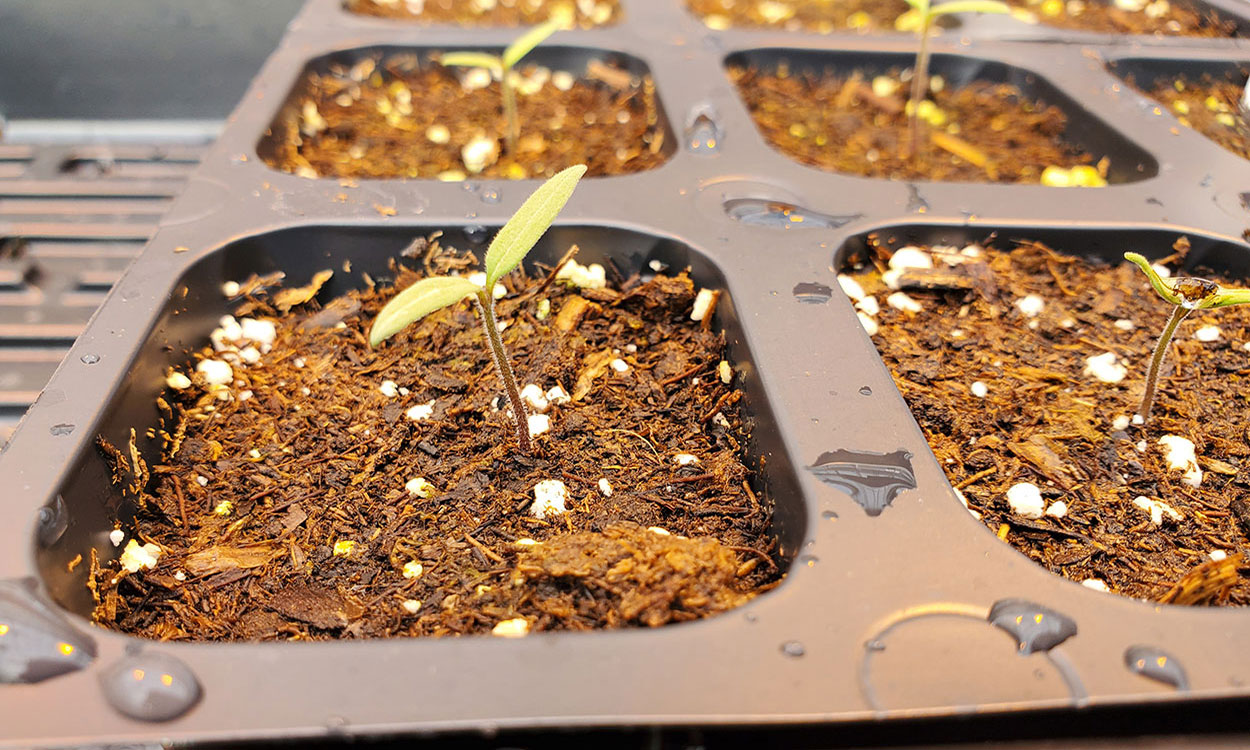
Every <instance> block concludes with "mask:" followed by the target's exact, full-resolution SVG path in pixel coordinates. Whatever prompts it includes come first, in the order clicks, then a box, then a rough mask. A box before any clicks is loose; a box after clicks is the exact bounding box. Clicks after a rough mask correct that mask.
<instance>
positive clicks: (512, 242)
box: [486, 164, 586, 289]
mask: <svg viewBox="0 0 1250 750" xmlns="http://www.w3.org/2000/svg"><path fill="white" fill-rule="evenodd" d="M584 174H586V165H585V164H578V165H576V166H573V167H569V168H568V169H565V170H564V171H562V172H560V173H559V174H557V175H555V176H554V177H552V178H551V179H550V180H547V181H546V182H544V183H543V184H542V185H541V186H540V187H539V188H538V189H537V190H535V191H534V194H533V195H531V196H530V197H528V198H526V199H525V202H524V203H522V204H521V207H520V208H519V209H517V212H516V213H515V214H513V215H512V218H511V219H508V223H507V224H504V225H503V229H500V230H499V234H497V235H495V239H493V240H491V243H490V249H489V250H487V251H486V288H487V289H494V288H495V282H496V281H498V280H499V279H500V278H502V277H503V276H504V275H505V274H507V273H508V272H509V271H511V270H512V269H514V268H516V267H517V265H518V264H519V263H520V262H521V261H522V260H523V259H524V258H525V255H526V254H527V253H528V252H529V251H530V250H531V249H533V247H534V244H535V243H537V242H538V239H539V238H540V237H542V236H543V233H544V232H546V231H547V228H548V227H550V226H551V222H553V221H555V220H556V215H557V214H559V213H560V209H562V208H564V204H565V203H568V200H569V196H571V195H572V194H573V190H574V189H576V188H577V181H578V180H580V179H581V178H582V175H584Z"/></svg>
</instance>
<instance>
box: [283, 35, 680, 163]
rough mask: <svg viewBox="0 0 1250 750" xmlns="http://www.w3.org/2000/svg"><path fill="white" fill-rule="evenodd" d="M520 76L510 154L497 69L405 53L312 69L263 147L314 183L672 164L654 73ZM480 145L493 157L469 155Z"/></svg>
mask: <svg viewBox="0 0 1250 750" xmlns="http://www.w3.org/2000/svg"><path fill="white" fill-rule="evenodd" d="M517 72H518V74H519V76H520V79H521V80H520V81H519V83H518V84H517V86H516V88H517V110H518V116H519V122H520V138H519V140H518V141H517V149H516V153H508V152H507V150H506V145H505V134H504V131H505V129H506V125H505V122H504V117H503V113H502V107H503V105H502V94H501V93H500V89H499V82H498V81H493V80H489V74H486V71H485V69H481V68H444V67H443V66H441V65H439V64H438V63H436V62H431V61H428V60H421V59H419V58H418V57H417V56H416V55H410V54H398V55H392V56H390V57H387V58H386V59H380V58H377V57H366V58H363V59H362V60H360V61H359V62H357V63H355V64H354V65H352V66H350V67H348V66H344V65H338V64H335V65H331V66H329V68H328V70H327V71H326V72H325V73H310V74H308V76H306V77H305V78H304V79H303V81H302V82H301V83H300V84H299V86H298V90H297V91H296V93H295V95H294V97H293V99H292V104H291V105H290V106H288V107H286V108H284V109H283V111H282V112H281V113H280V114H279V116H278V119H277V121H276V122H275V123H274V125H273V126H272V128H271V132H270V134H269V136H267V138H266V141H265V143H263V144H262V148H261V154H262V156H263V157H264V159H265V161H266V163H268V164H269V165H270V166H272V167H275V168H277V169H282V170H285V171H287V172H294V173H295V174H299V175H302V176H305V177H310V178H312V177H329V176H333V177H437V178H439V179H444V180H463V179H466V178H468V177H491V178H506V179H524V178H530V177H550V176H551V175H553V174H555V173H556V172H558V171H560V170H562V169H564V168H566V167H570V166H573V165H575V164H585V165H586V166H587V173H588V174H590V175H592V176H599V175H617V174H628V173H632V172H641V171H645V170H648V169H654V168H655V167H657V166H659V165H660V164H662V163H663V162H664V161H665V160H667V158H668V156H667V155H666V154H665V153H664V145H665V144H664V138H665V136H664V125H663V123H662V122H661V115H660V111H659V105H658V103H657V99H656V95H655V85H654V83H653V82H652V80H651V77H650V76H638V75H634V74H633V73H630V72H629V71H626V70H623V69H621V68H618V67H615V66H613V65H610V64H608V63H605V62H603V61H601V60H592V61H590V62H589V63H588V64H587V67H586V69H585V70H583V71H577V72H570V71H556V70H551V69H548V68H546V67H543V66H540V65H534V64H522V65H521V66H520V67H519V68H518V71H517ZM483 74H485V77H484V78H483V79H482V80H481V81H479V82H477V83H475V82H474V81H475V79H476V78H479V77H482V76H483ZM487 81H489V82H487ZM478 83H484V84H485V85H484V87H481V88H478V87H476V86H477V85H478ZM474 143H477V144H480V148H481V149H482V150H481V152H480V153H479V154H474V155H471V156H467V157H466V156H465V147H466V146H469V145H470V144H474ZM474 148H475V149H476V148H479V146H475V147H474ZM471 151H472V149H471Z"/></svg>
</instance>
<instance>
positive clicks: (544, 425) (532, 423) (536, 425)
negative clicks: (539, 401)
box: [525, 414, 551, 437]
mask: <svg viewBox="0 0 1250 750" xmlns="http://www.w3.org/2000/svg"><path fill="white" fill-rule="evenodd" d="M525 425H526V427H527V428H528V429H529V433H530V437H538V436H539V435H541V434H543V433H544V432H547V431H548V430H550V429H551V417H549V416H547V415H546V414H531V415H529V416H528V417H526V418H525Z"/></svg>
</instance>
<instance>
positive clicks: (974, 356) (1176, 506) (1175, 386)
mask: <svg viewBox="0 0 1250 750" xmlns="http://www.w3.org/2000/svg"><path fill="white" fill-rule="evenodd" d="M993 242H994V246H995V247H999V248H1003V249H1002V250H997V249H989V250H984V251H983V252H982V253H981V254H980V255H977V249H971V250H966V251H964V252H962V253H961V252H960V248H932V249H931V250H933V251H934V253H933V254H934V257H935V258H936V261H935V264H934V265H935V266H937V267H938V268H943V267H947V268H961V269H963V268H968V267H973V266H975V267H978V268H979V273H981V274H984V273H986V272H988V273H990V274H992V276H993V279H994V282H995V283H994V285H993V287H992V291H990V292H988V293H987V292H986V288H983V289H982V290H980V291H975V290H967V289H957V288H946V289H941V288H924V287H923V286H920V285H909V284H905V285H904V286H905V288H904V292H903V293H904V294H906V295H908V296H909V297H910V298H912V299H913V300H915V301H916V302H918V303H919V305H920V307H921V309H920V311H919V312H914V313H908V312H903V311H901V310H899V309H897V308H896V307H895V306H892V305H891V304H889V303H888V302H887V299H888V297H889V295H891V294H894V293H895V292H894V291H893V290H891V289H890V288H888V287H887V286H886V285H885V284H884V283H883V281H882V273H881V270H882V269H885V268H886V265H885V264H886V262H887V259H888V257H889V256H890V254H891V250H890V249H889V248H888V247H887V246H886V245H885V243H882V242H879V238H877V237H875V236H874V237H872V238H871V243H870V245H871V246H870V249H869V250H868V251H867V253H868V257H860V258H858V259H854V260H852V264H854V269H855V270H852V271H848V273H849V274H850V275H851V276H852V277H853V278H855V279H856V280H857V281H858V282H859V283H860V285H861V286H862V287H863V289H864V290H865V291H866V292H867V293H868V294H869V295H871V296H873V297H874V298H876V300H877V302H878V304H879V306H880V312H879V313H878V314H877V315H876V317H875V321H876V323H877V326H878V331H877V333H876V334H875V335H873V337H872V338H873V342H874V343H875V344H876V345H877V348H878V349H879V351H880V352H881V355H882V357H883V359H884V360H885V362H886V364H887V365H888V366H889V368H890V371H891V373H892V374H893V376H894V382H895V384H896V385H897V386H898V388H899V391H900V392H901V393H902V395H903V397H904V399H906V401H907V403H908V405H909V406H910V407H911V410H912V414H913V415H914V416H915V418H916V420H917V421H918V422H919V424H920V426H921V428H922V429H923V431H924V433H925V436H926V437H927V438H928V441H929V444H930V446H931V447H932V448H933V452H934V454H935V455H936V456H937V459H938V461H939V462H940V463H941V464H942V466H943V467H944V468H945V470H946V475H947V478H948V479H949V480H950V482H951V484H952V485H954V486H956V487H960V488H961V491H962V493H963V496H964V497H965V498H966V500H967V503H968V507H969V509H970V510H972V511H974V512H975V514H979V516H980V518H981V520H982V521H983V522H984V523H985V524H986V525H987V526H988V527H989V528H990V529H992V530H994V531H995V532H997V533H1005V534H1006V540H1007V541H1008V542H1009V543H1010V544H1011V545H1012V546H1014V547H1015V548H1016V549H1018V550H1020V551H1021V552H1023V553H1024V554H1026V555H1028V556H1029V557H1030V558H1032V559H1033V560H1035V561H1036V562H1038V563H1039V564H1041V565H1042V566H1043V567H1045V568H1046V569H1048V570H1050V571H1051V572H1053V573H1056V574H1058V575H1061V576H1063V577H1065V578H1068V579H1070V580H1073V581H1077V582H1087V581H1098V582H1101V583H1103V584H1105V585H1106V586H1107V587H1108V588H1109V590H1110V591H1112V592H1115V593H1118V594H1122V595H1124V596H1129V597H1134V598H1140V599H1146V600H1153V601H1161V602H1173V603H1178V604H1230V605H1244V604H1247V603H1248V602H1250V578H1247V575H1246V574H1247V573H1248V572H1250V569H1248V568H1247V565H1246V563H1245V562H1244V560H1245V557H1244V556H1245V555H1247V554H1250V539H1248V537H1247V534H1248V533H1250V517H1244V518H1243V516H1250V512H1244V511H1245V507H1244V506H1245V504H1246V498H1247V495H1248V494H1250V396H1248V395H1247V392H1248V390H1247V387H1246V385H1247V378H1250V350H1248V349H1247V345H1250V306H1234V307H1227V308H1222V309H1219V310H1202V311H1197V312H1195V313H1193V314H1192V315H1191V316H1190V317H1189V318H1188V319H1186V321H1185V322H1184V323H1182V324H1181V326H1180V328H1179V330H1178V332H1177V334H1176V338H1175V340H1174V343H1173V345H1172V347H1171V350H1170V352H1169V353H1168V358H1167V363H1166V365H1165V366H1164V369H1163V374H1162V377H1161V379H1160V382H1159V392H1158V397H1157V401H1156V403H1155V407H1154V414H1153V416H1152V418H1151V420H1150V421H1149V422H1148V423H1147V424H1146V425H1144V426H1137V425H1132V424H1128V425H1127V426H1125V425H1124V423H1126V422H1128V420H1129V417H1130V415H1132V414H1134V413H1135V412H1136V410H1137V409H1138V407H1139V406H1140V399H1141V395H1142V391H1143V388H1144V379H1145V371H1146V366H1147V364H1148V362H1149V359H1150V354H1151V352H1152V350H1153V348H1154V344H1155V341H1156V338H1157V337H1158V335H1159V332H1160V331H1161V330H1162V328H1163V325H1164V322H1165V320H1166V319H1167V317H1168V315H1169V313H1170V309H1169V308H1170V305H1168V304H1167V303H1165V302H1163V301H1162V300H1160V299H1159V298H1158V297H1157V295H1155V293H1154V292H1153V291H1152V290H1151V289H1150V287H1149V284H1148V282H1147V281H1146V278H1145V276H1144V275H1143V274H1142V273H1141V271H1140V270H1139V269H1137V268H1136V267H1135V266H1133V265H1131V264H1129V263H1127V262H1120V263H1117V264H1115V265H1106V264H1103V263H1099V262H1094V261H1087V260H1084V259H1082V258H1079V257H1076V256H1072V255H1067V254H1064V253H1062V252H1058V251H1056V250H1052V249H1051V248H1049V247H1046V246H1044V245H1042V244H1040V243H1036V242H1018V243H1013V242H1011V241H1007V239H1006V238H1004V239H1002V240H993ZM1187 246H1188V244H1187V242H1185V241H1180V242H1178V248H1180V249H1179V250H1178V252H1177V253H1176V255H1175V256H1174V257H1173V258H1172V260H1171V261H1169V262H1168V265H1169V266H1170V267H1171V268H1172V269H1173V271H1174V272H1176V271H1177V270H1179V269H1178V264H1177V262H1176V261H1177V260H1178V259H1179V258H1181V257H1183V255H1184V250H1185V248H1187ZM974 247H975V246H974ZM1062 249H1063V250H1067V251H1071V252H1079V251H1080V250H1081V249H1082V248H1081V247H1080V246H1079V245H1075V244H1074V245H1072V246H1070V247H1065V248H1062ZM1130 249H1136V248H1127V247H1126V248H1125V250H1130ZM1188 273H1192V272H1187V274H1188ZM915 275H916V276H918V277H923V276H924V272H923V271H920V272H918V273H916V274H915ZM1196 275H1201V276H1203V277H1206V278H1213V279H1219V276H1218V275H1216V274H1208V273H1201V269H1199V273H1197V274H1196ZM904 278H906V277H904ZM1223 283H1226V284H1227V283H1230V282H1228V281H1227V280H1224V281H1223ZM1237 285H1244V282H1239V283H1238V284H1237ZM1029 295H1035V296H1037V297H1038V298H1040V299H1041V300H1043V301H1044V306H1043V307H1042V309H1041V312H1040V313H1039V314H1037V315H1036V316H1033V317H1030V316H1028V315H1026V314H1025V313H1024V312H1023V311H1022V309H1021V307H1020V306H1019V305H1018V303H1019V302H1020V301H1021V300H1022V299H1024V298H1025V297H1027V296H1029ZM1208 326H1215V327H1218V329H1219V335H1218V337H1216V338H1215V339H1214V340H1210V341H1203V340H1200V339H1199V338H1197V337H1196V336H1195V333H1196V332H1197V331H1198V330H1200V329H1203V328H1205V327H1208ZM1108 352H1110V353H1113V354H1114V355H1115V357H1116V364H1118V365H1122V366H1123V367H1124V368H1125V370H1124V377H1123V379H1122V380H1120V381H1119V382H1115V383H1107V382H1102V381H1100V380H1098V379H1096V378H1095V377H1093V376H1092V375H1091V373H1090V372H1089V371H1087V367H1088V362H1087V360H1088V359H1089V358H1090V357H1095V356H1100V355H1105V354H1107V353H1108ZM978 382H979V383H982V384H984V386H985V390H986V395H985V396H984V397H980V398H979V397H977V395H976V394H975V391H974V388H973V385H974V384H975V383H978ZM978 390H979V387H978ZM1165 435H1176V436H1181V437H1184V438H1186V439H1188V440H1191V441H1193V443H1194V444H1195V445H1196V453H1197V461H1198V465H1199V467H1200V468H1201V469H1202V471H1203V472H1204V475H1203V478H1202V481H1201V483H1200V484H1199V486H1197V487H1192V486H1190V485H1189V484H1186V483H1185V482H1183V481H1182V476H1183V473H1182V472H1181V471H1178V470H1172V469H1170V468H1169V463H1168V461H1167V460H1166V455H1167V451H1166V450H1165V449H1164V447H1163V445H1161V444H1160V438H1162V437H1163V436H1165ZM1023 482H1028V483H1031V484H1034V485H1036V486H1037V487H1039V488H1040V490H1041V493H1042V496H1043V498H1044V501H1045V504H1046V506H1047V508H1048V509H1050V508H1053V506H1054V504H1055V503H1057V502H1059V501H1062V502H1063V503H1065V504H1066V506H1067V512H1066V514H1064V515H1062V516H1058V517H1056V516H1052V515H1044V516H1043V517H1041V518H1037V519H1029V518H1023V517H1022V516H1020V515H1018V514H1016V513H1015V512H1013V511H1012V509H1011V507H1010V506H1009V505H1008V503H1007V500H1006V495H1007V491H1008V489H1009V488H1011V487H1012V486H1013V485H1015V484H1017V483H1023ZM1139 497H1142V498H1146V499H1148V500H1150V501H1154V502H1162V503H1165V504H1166V505H1167V506H1169V507H1170V508H1171V509H1173V510H1174V511H1175V512H1176V513H1177V514H1178V515H1179V516H1180V519H1179V520H1173V519H1172V518H1170V517H1169V516H1168V515H1166V514H1165V515H1164V516H1163V519H1162V523H1158V524H1156V523H1154V522H1153V520H1152V518H1151V515H1150V513H1149V512H1148V511H1145V510H1143V509H1142V508H1140V507H1138V506H1137V505H1136V504H1135V501H1136V500H1137V498H1139ZM1056 510H1057V509H1056ZM1239 511H1243V512H1239ZM952 543H957V542H952ZM1212 563H1218V565H1213V564H1212ZM1094 585H1096V584H1094Z"/></svg>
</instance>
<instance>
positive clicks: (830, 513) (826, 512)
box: [820, 510, 838, 521]
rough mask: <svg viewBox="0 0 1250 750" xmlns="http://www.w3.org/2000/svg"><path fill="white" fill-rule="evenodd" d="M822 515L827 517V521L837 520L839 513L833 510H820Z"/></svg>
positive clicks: (824, 517)
mask: <svg viewBox="0 0 1250 750" xmlns="http://www.w3.org/2000/svg"><path fill="white" fill-rule="evenodd" d="M820 517H821V518H823V519H825V520H826V521H836V520H838V513H837V511H833V510H822V511H821V512H820Z"/></svg>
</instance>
